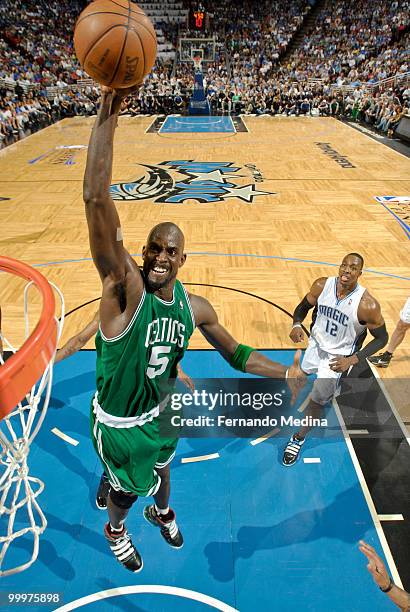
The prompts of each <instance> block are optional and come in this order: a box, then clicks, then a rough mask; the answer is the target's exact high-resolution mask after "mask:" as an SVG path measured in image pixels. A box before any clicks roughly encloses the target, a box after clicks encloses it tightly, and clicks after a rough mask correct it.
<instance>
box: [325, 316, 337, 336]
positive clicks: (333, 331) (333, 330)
mask: <svg viewBox="0 0 410 612" xmlns="http://www.w3.org/2000/svg"><path fill="white" fill-rule="evenodd" d="M326 331H327V333H328V334H330V335H331V336H337V325H336V323H335V322H334V321H329V319H328V320H327V321H326Z"/></svg>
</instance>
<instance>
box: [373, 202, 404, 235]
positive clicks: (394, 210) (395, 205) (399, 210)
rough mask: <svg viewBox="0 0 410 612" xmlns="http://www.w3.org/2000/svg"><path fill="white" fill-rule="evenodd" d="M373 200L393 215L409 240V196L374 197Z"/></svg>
mask: <svg viewBox="0 0 410 612" xmlns="http://www.w3.org/2000/svg"><path fill="white" fill-rule="evenodd" d="M375 200H376V201H377V202H379V203H380V204H381V205H382V206H383V207H384V208H385V209H386V210H387V211H389V213H390V214H391V215H393V217H394V218H395V219H396V220H397V221H398V222H399V223H400V225H401V226H402V228H403V230H404V231H405V233H406V235H407V237H408V238H410V196H375Z"/></svg>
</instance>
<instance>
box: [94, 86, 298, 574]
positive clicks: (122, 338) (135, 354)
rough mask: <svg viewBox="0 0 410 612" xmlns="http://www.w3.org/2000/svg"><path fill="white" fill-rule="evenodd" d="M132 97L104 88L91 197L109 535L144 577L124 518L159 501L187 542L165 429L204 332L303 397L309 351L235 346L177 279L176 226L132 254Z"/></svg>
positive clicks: (236, 358) (165, 525)
mask: <svg viewBox="0 0 410 612" xmlns="http://www.w3.org/2000/svg"><path fill="white" fill-rule="evenodd" d="M128 93H130V90H112V89H110V88H103V91H102V96H101V103H100V107H99V111H98V115H97V119H96V121H95V124H94V128H93V130H92V134H91V138H90V143H89V147H88V155H87V166H86V171H85V177H84V192H83V196H84V202H85V209H86V217H87V223H88V229H89V238H90V246H91V252H92V256H93V260H94V263H95V265H96V268H97V270H98V272H99V274H100V277H101V282H102V298H101V303H100V313H99V317H100V330H99V332H98V334H97V338H96V349H97V366H96V370H97V391H96V394H95V396H94V398H93V401H92V411H91V430H92V438H93V443H94V446H95V449H96V451H97V453H98V455H99V457H100V459H101V461H102V463H103V466H104V468H105V470H106V472H107V474H108V477H109V480H110V484H111V490H110V493H109V496H108V499H107V510H108V517H109V522H108V523H107V524H106V526H105V536H106V539H107V541H108V543H109V545H110V548H111V550H112V552H113V554H114V555H115V557H116V558H117V560H118V561H119V562H120V563H121V564H122V565H123V566H124V567H125V568H127V569H129V570H131V571H133V572H138V571H140V570H141V568H142V559H141V556H140V555H139V553H138V551H137V549H136V548H135V546H134V545H133V543H132V541H131V538H130V536H129V534H128V532H127V529H126V528H125V525H124V521H125V519H126V516H127V514H128V512H129V509H130V508H131V506H132V505H133V503H134V502H135V501H136V499H137V497H138V496H139V495H140V496H149V495H153V496H154V501H155V503H154V504H152V505H149V506H146V508H145V509H144V516H145V518H146V519H147V520H148V521H149V522H150V523H151V524H153V525H155V526H157V527H159V528H160V531H161V535H162V536H163V537H164V539H165V540H166V541H167V542H168V544H170V545H171V546H173V547H175V548H180V547H181V546H182V544H183V538H182V534H181V531H180V529H179V528H178V526H177V524H176V521H175V513H174V512H173V510H171V509H170V508H169V494H170V462H171V460H172V458H173V457H174V455H175V448H176V443H177V440H176V439H164V438H162V437H161V436H160V429H159V428H160V421H161V419H163V418H164V414H165V415H166V411H164V409H165V407H166V404H167V400H168V398H167V396H166V395H165V396H164V391H163V388H164V385H166V384H167V381H168V380H170V379H175V378H176V373H177V364H178V362H179V361H180V360H181V359H182V356H183V354H184V351H185V350H186V348H187V346H188V341H189V338H190V336H191V334H192V332H193V330H194V328H195V326H197V327H198V328H199V330H200V331H201V332H202V334H203V335H204V336H205V338H206V339H207V340H208V342H209V343H210V344H211V345H212V346H213V347H215V348H216V349H217V350H218V351H219V352H220V353H221V355H222V356H223V357H224V358H225V359H226V360H227V361H228V362H229V363H230V364H231V365H232V366H233V367H234V368H236V369H238V370H241V371H244V372H249V373H252V374H257V375H260V376H267V377H271V378H288V379H289V380H288V384H289V386H290V387H291V390H292V393H293V395H295V394H296V393H297V391H298V389H299V388H300V386H301V385H303V384H304V381H305V375H304V374H303V372H302V370H301V369H300V365H299V362H300V355H301V353H300V351H298V352H297V353H296V355H295V360H294V363H293V365H292V366H291V367H290V368H289V369H287V368H286V367H285V366H283V365H281V364H279V363H275V362H273V361H271V360H270V359H268V358H267V357H265V356H264V355H262V354H261V353H258V352H257V351H255V350H254V349H252V348H251V347H248V346H245V345H243V344H240V343H239V342H238V341H237V340H235V339H234V338H233V337H232V336H231V335H230V334H229V332H228V331H227V330H226V329H225V328H224V327H223V326H222V325H221V324H220V323H219V321H218V317H217V315H216V312H215V310H214V309H213V307H212V306H211V304H210V303H209V302H208V301H207V300H206V299H204V298H202V297H199V296H196V295H192V294H191V295H188V294H187V292H186V291H185V289H184V287H183V285H182V284H181V283H180V282H179V281H178V280H177V274H178V272H179V269H180V268H181V267H182V266H183V265H184V263H185V260H186V255H185V252H184V235H183V233H182V231H181V230H180V229H179V227H178V226H176V225H175V224H174V223H160V224H159V225H156V226H155V227H154V228H153V229H152V230H151V231H150V233H149V235H148V238H147V242H146V245H145V246H144V248H143V251H142V259H143V266H142V271H140V269H139V267H138V265H137V263H136V262H135V261H134V260H133V259H132V257H131V256H130V255H129V253H128V252H127V251H126V250H125V248H124V245H123V238H122V230H121V225H120V219H119V216H118V212H117V210H116V208H115V205H114V202H113V200H112V198H111V196H110V182H111V173H112V160H113V140H114V131H115V127H116V125H117V120H118V113H119V110H120V106H121V103H122V100H123V99H124V97H125V96H126V95H128Z"/></svg>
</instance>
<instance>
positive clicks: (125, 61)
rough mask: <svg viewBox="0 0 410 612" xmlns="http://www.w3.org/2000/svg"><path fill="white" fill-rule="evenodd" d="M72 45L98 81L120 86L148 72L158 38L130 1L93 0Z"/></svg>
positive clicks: (118, 87)
mask: <svg viewBox="0 0 410 612" xmlns="http://www.w3.org/2000/svg"><path fill="white" fill-rule="evenodd" d="M74 48H75V52H76V54H77V57H78V59H79V61H80V64H81V66H82V67H83V68H84V70H85V71H86V72H87V73H88V74H89V75H90V77H92V78H93V79H95V80H96V81H98V83H100V84H101V85H106V86H109V87H113V88H114V89H121V88H124V87H132V86H133V85H136V84H137V83H140V82H141V81H142V80H143V78H144V77H145V76H146V75H147V74H148V73H149V72H150V71H151V68H152V66H153V65H154V62H155V57H156V53H157V37H156V34H155V30H154V26H153V25H152V22H151V20H150V19H149V18H148V17H147V15H146V14H145V13H144V11H143V10H142V9H141V8H140V7H139V6H138V5H137V4H135V3H134V2H130V1H129V0H95V1H94V2H92V3H91V4H89V5H88V6H87V8H85V9H84V10H83V12H82V13H81V14H80V16H79V18H78V20H77V23H76V25H75V30H74Z"/></svg>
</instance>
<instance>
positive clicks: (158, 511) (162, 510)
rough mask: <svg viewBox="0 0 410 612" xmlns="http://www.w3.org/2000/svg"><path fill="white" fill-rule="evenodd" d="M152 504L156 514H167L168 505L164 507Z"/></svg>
mask: <svg viewBox="0 0 410 612" xmlns="http://www.w3.org/2000/svg"><path fill="white" fill-rule="evenodd" d="M154 506H155V511H156V512H157V514H168V512H169V506H167V507H166V508H158V506H157V504H154Z"/></svg>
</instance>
